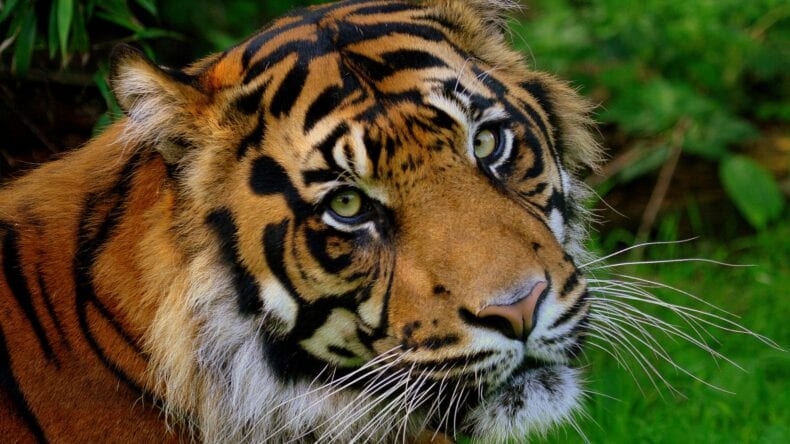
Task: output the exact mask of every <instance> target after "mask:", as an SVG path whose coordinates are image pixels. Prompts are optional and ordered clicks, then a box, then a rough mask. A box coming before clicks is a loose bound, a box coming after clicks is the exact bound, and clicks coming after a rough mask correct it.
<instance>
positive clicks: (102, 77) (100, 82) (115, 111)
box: [93, 66, 123, 118]
mask: <svg viewBox="0 0 790 444" xmlns="http://www.w3.org/2000/svg"><path fill="white" fill-rule="evenodd" d="M107 72H108V70H107V67H106V66H103V67H102V68H101V69H99V71H97V72H96V74H94V75H93V82H94V83H95V84H96V87H97V88H99V92H100V93H101V95H102V97H103V98H104V102H105V103H106V104H107V112H108V113H109V115H110V117H113V118H117V117H120V116H122V115H123V111H122V110H121V107H120V106H119V105H118V102H117V101H116V100H115V96H114V95H113V94H112V91H110V85H109V84H108V83H107Z"/></svg>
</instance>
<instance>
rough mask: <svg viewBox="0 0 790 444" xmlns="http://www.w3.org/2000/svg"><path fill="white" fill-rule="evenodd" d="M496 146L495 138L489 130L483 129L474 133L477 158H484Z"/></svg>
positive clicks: (494, 149)
mask: <svg viewBox="0 0 790 444" xmlns="http://www.w3.org/2000/svg"><path fill="white" fill-rule="evenodd" d="M496 148H497V138H496V136H495V135H494V133H493V132H492V131H491V130H488V129H484V130H482V131H478V132H477V134H475V140H474V149H475V156H476V157H477V158H478V159H485V158H486V157H488V156H490V155H491V154H493V152H494V151H496Z"/></svg>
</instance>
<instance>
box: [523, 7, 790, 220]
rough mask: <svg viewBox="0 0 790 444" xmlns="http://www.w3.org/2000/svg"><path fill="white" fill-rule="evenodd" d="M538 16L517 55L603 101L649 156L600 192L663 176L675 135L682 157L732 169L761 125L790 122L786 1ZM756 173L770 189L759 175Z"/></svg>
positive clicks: (567, 10)
mask: <svg viewBox="0 0 790 444" xmlns="http://www.w3.org/2000/svg"><path fill="white" fill-rule="evenodd" d="M530 7H531V8H532V9H530V14H531V17H529V18H528V19H527V20H523V21H520V22H515V23H512V28H513V30H514V33H515V35H516V36H518V38H515V39H514V42H515V43H516V45H518V46H520V47H521V48H522V49H523V50H525V51H527V52H528V53H529V54H531V55H532V57H533V58H534V63H535V65H536V66H537V67H538V68H541V69H547V70H549V71H553V72H556V73H559V74H560V76H561V77H565V78H571V79H573V80H574V81H575V83H576V84H577V85H580V86H581V87H582V88H583V89H584V90H585V92H586V93H587V94H588V95H591V96H592V97H594V98H596V99H598V100H600V101H601V102H602V110H601V112H600V113H599V116H598V117H599V119H600V120H602V121H603V122H604V123H606V124H609V125H611V126H612V127H613V128H615V130H616V131H618V132H620V133H621V134H623V135H624V136H625V137H627V138H628V140H629V141H630V142H629V143H630V144H632V145H634V146H641V147H642V150H641V151H642V156H641V157H638V158H636V160H635V161H634V164H633V165H627V166H626V169H627V171H622V172H621V173H620V174H618V175H617V176H615V177H614V178H613V181H614V183H606V184H603V185H602V186H601V187H600V188H599V189H598V192H599V193H602V194H603V193H605V192H606V191H608V190H609V189H611V188H612V187H613V186H615V185H617V184H619V183H625V182H628V181H630V180H632V179H634V178H635V177H638V176H640V175H643V174H647V173H650V172H652V171H654V170H656V169H657V168H658V167H660V166H661V164H662V163H663V162H662V161H660V160H659V159H662V153H663V152H664V151H665V149H666V145H667V143H668V142H669V141H670V139H671V137H672V134H673V132H674V131H676V130H678V129H680V130H682V140H681V143H682V148H683V152H684V153H686V154H687V155H694V156H699V157H702V158H704V159H707V160H709V161H713V162H718V163H721V165H722V166H721V168H722V169H724V168H725V166H724V165H725V164H726V163H728V162H730V161H729V159H731V158H732V157H731V153H732V152H733V151H735V150H737V149H739V148H741V147H743V146H744V144H746V143H747V142H751V141H753V140H755V139H756V137H757V136H758V135H759V131H758V128H759V127H760V126H764V125H786V124H787V123H788V122H790V100H788V97H790V5H789V4H788V3H787V2H786V1H783V0H753V1H750V2H741V1H736V0H722V1H712V0H708V1H693V2H683V1H667V0H644V1H640V2H630V1H626V0H601V1H595V2H588V1H571V0H535V1H533V2H530ZM663 158H666V157H665V156H664V157H663ZM758 169H759V170H761V173H759V176H760V177H761V178H762V179H764V180H771V181H772V180H773V179H771V176H770V175H769V174H768V173H767V172H766V171H765V170H763V169H762V167H760V166H759V165H756V164H754V163H752V164H751V170H752V172H755V171H756V170H758ZM755 174H757V173H756V172H755ZM724 177H730V176H729V175H728V176H725V175H724V174H723V175H722V178H724ZM735 183H736V181H730V182H729V185H728V188H727V190H728V191H729V195H730V196H731V197H732V199H733V202H735V203H736V206H737V207H738V209H739V210H740V211H741V212H742V213H743V215H744V216H745V217H746V219H747V220H748V221H749V222H750V223H752V224H753V226H754V227H755V228H764V227H765V224H764V223H762V222H759V221H763V220H765V221H767V220H770V219H771V218H770V217H769V218H767V219H766V218H760V217H758V218H755V216H754V214H756V213H755V212H754V210H747V209H746V207H745V206H744V205H743V204H742V203H740V202H739V200H738V198H737V194H736V193H734V192H733V190H732V188H731V186H732V185H734V184H735ZM724 185H727V184H726V183H724ZM775 188H776V187H775V186H773V187H772V189H775ZM766 189H767V188H766ZM778 196H779V198H780V199H783V197H782V196H781V194H779V195H778ZM773 205H774V206H776V204H773ZM766 211H767V212H768V213H766V214H774V213H775V212H776V210H774V209H771V210H766Z"/></svg>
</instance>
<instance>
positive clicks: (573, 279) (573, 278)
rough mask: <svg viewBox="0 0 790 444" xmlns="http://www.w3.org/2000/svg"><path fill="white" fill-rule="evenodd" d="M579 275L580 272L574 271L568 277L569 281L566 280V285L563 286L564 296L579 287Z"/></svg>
mask: <svg viewBox="0 0 790 444" xmlns="http://www.w3.org/2000/svg"><path fill="white" fill-rule="evenodd" d="M579 274H580V273H579V270H574V271H573V273H571V275H570V276H568V279H566V280H565V284H564V285H563V286H562V296H565V295H567V294H568V293H570V292H571V291H572V290H573V289H575V288H576V286H577V285H579Z"/></svg>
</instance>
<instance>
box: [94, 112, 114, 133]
mask: <svg viewBox="0 0 790 444" xmlns="http://www.w3.org/2000/svg"><path fill="white" fill-rule="evenodd" d="M112 122H113V118H112V116H110V112H109V111H107V112H105V113H102V115H100V116H99V118H98V119H96V123H95V124H94V125H93V129H92V130H91V135H92V136H94V137H95V136H97V135H99V134H100V133H101V132H102V131H104V129H105V128H107V127H108V126H110V124H111V123H112Z"/></svg>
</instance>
